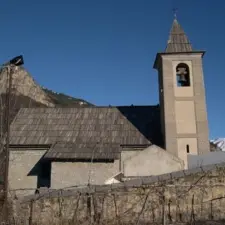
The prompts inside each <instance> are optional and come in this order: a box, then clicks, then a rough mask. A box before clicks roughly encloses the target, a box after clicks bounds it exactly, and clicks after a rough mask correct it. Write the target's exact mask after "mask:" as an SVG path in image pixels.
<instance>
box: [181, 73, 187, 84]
mask: <svg viewBox="0 0 225 225" xmlns="http://www.w3.org/2000/svg"><path fill="white" fill-rule="evenodd" d="M179 81H180V82H181V83H185V82H187V79H186V76H185V75H184V74H181V75H180V79H179Z"/></svg>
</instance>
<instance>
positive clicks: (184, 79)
mask: <svg viewBox="0 0 225 225" xmlns="http://www.w3.org/2000/svg"><path fill="white" fill-rule="evenodd" d="M176 78H177V86H178V87H189V86H190V73H189V67H188V65H187V64H185V63H179V64H178V65H177V67H176Z"/></svg>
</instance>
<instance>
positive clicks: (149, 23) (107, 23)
mask: <svg viewBox="0 0 225 225" xmlns="http://www.w3.org/2000/svg"><path fill="white" fill-rule="evenodd" d="M174 7H177V8H178V9H179V11H178V21H179V22H180V24H181V25H182V27H183V28H184V30H185V32H186V33H187V35H188V37H189V39H190V40H191V42H192V44H193V46H194V47H195V48H196V49H201V50H202V49H203V50H206V51H207V53H206V55H205V58H204V72H205V86H206V93H207V107H208V118H209V124H210V137H211V138H214V137H225V119H224V115H225V99H224V97H225V89H224V87H225V1H224V0H213V1H212V0H208V1H196V0H188V1H184V0H183V1H178V0H177V1H176V0H157V1H153V0H63V1H62V0H61V1H60V0H55V1H53V0H39V1H33V0H32V1H31V0H21V1H18V0H2V1H1V13H0V27H1V35H0V40H1V42H0V43H1V51H0V62H5V61H6V60H8V59H9V58H11V57H13V56H15V55H18V54H23V55H24V59H25V67H26V68H27V69H28V71H29V72H30V73H31V74H32V75H33V77H34V78H35V80H36V81H37V82H38V83H39V84H41V85H43V86H45V87H48V88H49V89H53V90H55V91H57V92H64V93H66V94H69V95H72V96H74V97H79V98H83V99H85V100H87V101H90V102H92V103H94V104H96V105H109V104H111V105H131V104H134V105H151V104H157V103H158V86H157V73H156V71H154V70H153V69H152V65H153V61H154V58H155V55H156V53H157V52H158V51H163V50H164V48H165V46H166V41H167V39H168V35H169V30H170V27H171V24H172V20H173V13H172V8H174Z"/></svg>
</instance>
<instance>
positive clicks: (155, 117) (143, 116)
mask: <svg viewBox="0 0 225 225" xmlns="http://www.w3.org/2000/svg"><path fill="white" fill-rule="evenodd" d="M117 109H118V110H119V111H120V112H121V114H122V115H123V116H125V117H126V118H127V120H128V121H129V122H130V123H132V124H133V125H134V126H135V127H136V128H137V129H138V131H139V132H140V133H141V134H142V135H143V136H144V137H145V138H147V139H148V140H149V141H150V142H151V143H152V144H155V145H158V146H160V147H163V138H162V133H161V122H160V106H159V105H156V106H131V107H117Z"/></svg>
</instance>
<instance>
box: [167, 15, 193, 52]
mask: <svg viewBox="0 0 225 225" xmlns="http://www.w3.org/2000/svg"><path fill="white" fill-rule="evenodd" d="M192 51H193V49H192V46H191V43H190V41H189V40H188V37H187V35H186V34H185V32H184V30H183V29H182V27H181V25H180V24H179V23H178V21H177V19H174V21H173V24H172V28H171V30H170V36H169V40H168V42H167V46H166V50H165V52H166V53H176V52H192Z"/></svg>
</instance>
